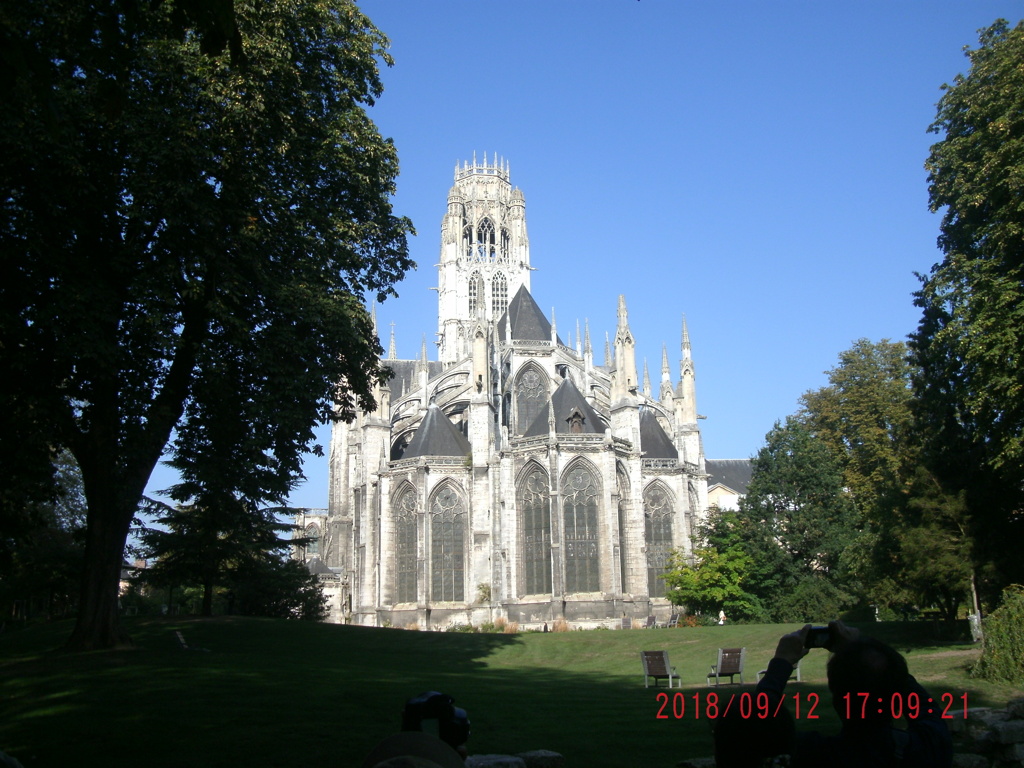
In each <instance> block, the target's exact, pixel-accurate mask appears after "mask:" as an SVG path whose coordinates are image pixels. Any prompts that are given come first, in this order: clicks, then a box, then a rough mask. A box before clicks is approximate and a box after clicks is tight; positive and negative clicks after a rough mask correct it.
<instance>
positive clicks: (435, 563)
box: [430, 485, 466, 601]
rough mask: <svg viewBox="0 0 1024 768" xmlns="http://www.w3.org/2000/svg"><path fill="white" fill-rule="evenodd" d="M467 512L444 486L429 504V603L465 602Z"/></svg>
mask: <svg viewBox="0 0 1024 768" xmlns="http://www.w3.org/2000/svg"><path fill="white" fill-rule="evenodd" d="M465 531H466V508H465V505H464V504H463V501H462V496H461V495H460V494H459V492H458V491H456V490H455V489H454V488H453V487H451V486H450V485H445V486H444V487H442V488H441V490H439V491H438V492H437V493H436V494H434V498H433V500H432V501H431V503H430V599H431V600H437V601H451V600H455V601H462V600H465V599H466V584H465V582H466V553H465V538H466V533H465Z"/></svg>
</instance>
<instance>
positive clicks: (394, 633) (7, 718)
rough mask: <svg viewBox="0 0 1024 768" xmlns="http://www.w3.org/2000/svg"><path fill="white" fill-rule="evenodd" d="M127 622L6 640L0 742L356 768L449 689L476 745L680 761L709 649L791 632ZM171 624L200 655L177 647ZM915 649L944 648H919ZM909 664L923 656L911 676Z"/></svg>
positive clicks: (656, 762)
mask: <svg viewBox="0 0 1024 768" xmlns="http://www.w3.org/2000/svg"><path fill="white" fill-rule="evenodd" d="M126 623H127V625H128V629H129V631H130V632H131V633H132V635H133V637H134V639H135V641H136V643H137V648H136V649H134V650H129V651H110V652H96V653H89V654H79V655H69V654H62V653H54V652H48V651H46V650H45V649H46V648H47V647H50V648H52V647H57V646H59V644H60V643H61V642H63V639H64V637H66V636H67V633H68V632H69V631H70V625H69V624H65V625H64V626H63V627H61V625H50V626H47V627H41V628H34V629H32V630H28V631H26V632H24V633H20V634H18V633H15V634H11V635H6V636H4V638H3V644H2V645H0V674H2V678H0V693H2V700H0V749H4V750H6V751H9V752H10V753H11V754H13V755H14V756H15V757H17V758H18V759H19V760H21V761H22V763H23V764H24V765H25V766H26V768H34V766H44V765H46V766H48V765H62V764H72V763H74V762H81V759H82V757H83V755H89V756H90V758H89V760H88V762H98V761H99V760H100V759H103V761H104V763H117V762H128V761H132V762H139V761H142V762H144V763H145V764H146V765H147V768H161V767H162V766H175V768H178V766H180V765H182V764H185V765H203V766H221V765H223V766H229V765H230V766H237V765H246V764H250V763H251V764H254V765H260V766H294V765H297V764H300V763H302V764H305V763H310V762H312V763H314V764H315V763H317V762H321V761H326V762H327V764H330V765H354V766H355V765H359V764H360V762H361V760H362V757H363V756H364V755H365V754H367V752H368V751H369V750H370V748H371V747H372V746H373V744H375V743H376V742H377V741H378V740H379V739H381V738H382V737H384V736H386V735H387V734H389V733H391V732H393V731H395V730H397V729H398V725H399V715H400V712H401V708H402V705H403V703H404V701H405V700H406V699H407V698H409V697H410V696H414V695H416V694H419V693H421V692H423V691H426V690H440V691H444V692H446V693H449V694H451V695H452V696H454V697H455V699H456V702H457V704H458V705H459V706H462V707H464V708H465V709H466V710H467V712H468V713H469V717H470V720H471V722H472V736H471V738H470V742H469V748H470V751H471V753H489V752H504V753H515V752H520V751H524V750H527V749H552V750H555V751H557V752H561V753H562V754H564V755H566V757H567V761H568V763H569V764H570V765H588V766H625V765H633V764H637V763H643V764H644V765H645V766H650V767H651V768H657V767H658V766H665V768H669V766H674V765H675V764H676V763H677V762H679V761H680V760H682V759H684V758H687V757H696V756H705V755H710V754H711V751H712V750H711V736H710V724H711V721H710V720H709V719H708V718H707V716H706V712H705V711H703V710H704V706H705V705H706V703H707V694H708V692H709V689H707V688H706V687H705V685H704V684H703V683H704V679H703V676H704V674H705V673H706V671H707V667H708V665H709V664H710V663H712V662H713V661H714V650H715V648H716V647H718V646H719V645H722V646H732V645H743V646H746V647H747V648H748V657H747V658H748V661H747V666H748V671H747V682H748V683H749V682H752V681H753V680H754V676H755V673H756V672H757V670H758V669H760V668H762V666H763V665H766V664H767V659H768V658H770V656H771V654H772V651H773V650H774V644H775V641H776V640H777V639H778V636H779V635H780V634H782V633H783V632H784V631H788V629H786V628H780V627H774V626H767V627H766V626H752V625H747V626H743V625H739V626H733V627H722V628H702V629H693V630H636V631H630V632H573V633H564V634H554V633H552V634H546V635H545V634H541V635H537V634H533V635H529V634H527V635H472V634H460V633H421V632H407V631H401V630H395V629H369V628H359V627H341V626H336V625H324V624H304V623H300V622H286V621H275V620H261V619H242V618H231V617H228V618H217V619H205V620H204V619H158V620H145V619H138V620H134V621H129V622H126ZM780 630H782V631H780ZM178 631H180V632H181V633H182V634H183V636H184V638H185V641H186V642H187V644H188V645H189V646H190V647H197V648H202V649H205V650H188V651H185V650H182V648H181V646H180V644H179V642H178V639H177V636H176V634H175V633H176V632H178ZM911 640H913V638H911ZM914 647H915V648H916V649H918V650H919V651H921V652H925V651H934V647H933V646H928V645H926V644H925V642H924V641H922V643H921V644H920V645H915V646H914ZM657 648H663V649H667V650H669V652H670V653H671V657H672V663H673V664H675V665H677V666H678V667H679V669H680V672H681V673H683V682H684V685H685V686H686V687H685V688H684V689H683V690H682V693H683V694H684V695H685V696H686V701H687V709H686V711H685V713H684V716H682V717H680V718H678V719H677V718H675V717H673V716H672V712H671V709H669V710H667V714H669V717H668V718H667V719H662V720H659V719H657V718H656V715H657V714H658V711H659V708H660V707H661V702H660V701H659V700H658V693H659V692H667V689H666V688H664V687H661V688H658V689H655V688H650V689H645V688H644V687H643V685H642V682H643V676H642V674H641V669H640V662H639V658H638V654H639V651H640V650H645V649H657ZM931 655H933V656H934V655H936V654H934V653H932V654H931ZM924 658H925V657H924V656H922V663H924ZM824 660H825V654H824V653H818V652H815V654H812V655H811V656H808V658H807V661H806V662H805V668H804V670H805V675H806V676H805V680H806V682H805V683H802V684H799V685H795V686H792V687H791V688H790V690H789V691H788V692H789V693H791V694H792V693H797V692H799V693H800V694H801V695H802V696H803V698H804V701H806V699H807V695H808V693H810V692H814V693H816V694H817V695H818V696H819V697H820V700H821V705H820V706H819V708H818V710H817V714H819V715H820V719H819V720H817V721H816V722H813V723H812V722H810V721H806V720H803V721H802V722H801V723H800V726H801V727H808V726H813V727H818V728H820V729H822V730H826V731H831V730H834V729H835V727H836V722H835V716H834V713H832V711H831V708H830V707H828V706H827V701H828V697H827V689H826V686H825V679H824ZM928 663H929V664H931V665H932V666H930V667H929V670H930V671H931V672H934V673H935V674H936V675H940V674H942V670H947V669H953V668H954V667H953V666H952V665H953V664H954V661H952V660H950V659H949V658H948V657H946V656H941V655H940V656H938V658H936V659H932V660H931V661H929V662H928ZM914 664H915V662H914V659H913V657H912V658H911V669H912V670H913V669H914ZM963 679H964V680H966V676H964V678H963ZM926 685H929V686H931V683H926ZM949 685H950V686H954V685H955V686H956V689H957V690H959V689H960V687H961V686H966V685H968V683H966V682H963V683H962V682H961V680H960V679H959V678H956V679H955V681H953V680H951V681H949ZM748 689H749V688H748ZM964 689H965V690H969V691H973V692H972V693H971V696H972V705H974V704H976V703H983V702H982V701H979V698H980V697H982V696H984V695H986V692H988V691H990V690H991V689H990V688H987V687H986V686H985V685H984V684H978V685H976V686H972V688H964ZM742 690H744V689H742V688H740V687H739V686H728V687H724V686H723V688H721V689H720V690H718V691H717V694H718V695H719V696H720V697H722V700H723V701H724V700H725V698H726V697H727V696H728V695H730V694H734V693H739V692H741V691H742ZM939 690H953V688H951V687H941V688H937V689H936V691H935V692H936V693H937V692H938V691H939ZM677 691H678V689H673V691H672V692H671V693H672V694H673V695H674V694H675V693H676V692H677ZM694 695H697V696H698V697H699V700H700V702H701V708H702V711H701V713H700V716H699V717H698V716H696V713H695V711H694V707H693V703H694V700H693V696H694ZM974 697H978V698H974ZM663 711H664V710H663ZM804 711H805V712H806V709H805V710H804Z"/></svg>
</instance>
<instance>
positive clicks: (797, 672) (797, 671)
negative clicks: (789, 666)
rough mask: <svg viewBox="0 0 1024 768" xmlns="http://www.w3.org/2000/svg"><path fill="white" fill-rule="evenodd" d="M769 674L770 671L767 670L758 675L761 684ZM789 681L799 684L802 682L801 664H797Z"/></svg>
mask: <svg viewBox="0 0 1024 768" xmlns="http://www.w3.org/2000/svg"><path fill="white" fill-rule="evenodd" d="M801 661H802V659H801ZM767 674H768V670H767V669H762V670H761V671H760V672H758V673H757V681H758V682H761V678H762V677H764V676H765V675H767ZM789 679H790V680H795V681H796V682H798V683H799V682H800V662H799V661H798V662H797V663H796V666H795V667H793V671H792V672H791V673H790V675H789Z"/></svg>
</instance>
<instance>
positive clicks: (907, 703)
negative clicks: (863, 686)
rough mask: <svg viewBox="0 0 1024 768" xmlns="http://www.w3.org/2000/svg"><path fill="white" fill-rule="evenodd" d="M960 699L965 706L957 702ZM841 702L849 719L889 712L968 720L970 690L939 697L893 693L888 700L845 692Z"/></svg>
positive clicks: (896, 717) (897, 715) (911, 716)
mask: <svg viewBox="0 0 1024 768" xmlns="http://www.w3.org/2000/svg"><path fill="white" fill-rule="evenodd" d="M958 701H959V702H961V704H962V706H961V704H957V702H958ZM842 702H843V705H844V706H845V707H846V719H847V720H854V719H856V718H860V719H864V718H865V717H868V716H869V715H873V714H877V715H889V717H891V718H893V719H894V720H899V719H900V718H901V717H905V718H907V719H908V720H916V719H917V718H919V717H925V716H926V715H938V717H939V718H940V719H942V720H955V719H956V718H957V717H963V719H965V720H966V719H967V691H964V692H963V693H961V694H959V695H957V694H955V693H943V694H941V695H940V696H939V698H938V699H937V700H936V699H933V698H932V697H931V696H921V695H920V694H919V693H917V692H915V691H911V692H910V693H907V694H903V693H894V694H893V695H892V696H890V697H889V700H888V701H886V700H885V698H883V697H879V696H873V695H872V694H870V693H844V694H843V697H842ZM954 704H956V706H955V707H954Z"/></svg>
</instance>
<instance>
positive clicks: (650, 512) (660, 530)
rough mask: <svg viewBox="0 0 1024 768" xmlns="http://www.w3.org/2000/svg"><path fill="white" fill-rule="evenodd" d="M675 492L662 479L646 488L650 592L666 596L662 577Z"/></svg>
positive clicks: (669, 551) (669, 538)
mask: <svg viewBox="0 0 1024 768" xmlns="http://www.w3.org/2000/svg"><path fill="white" fill-rule="evenodd" d="M673 511H674V509H673V505H672V495H671V494H670V493H669V491H668V489H667V488H666V487H665V486H664V485H662V484H661V483H652V484H651V485H649V486H648V487H647V490H645V491H644V528H645V536H646V540H647V594H648V595H650V596H651V597H664V596H665V581H664V579H663V578H662V577H663V576H664V574H665V569H666V568H667V567H668V560H669V555H670V554H671V552H672V514H673Z"/></svg>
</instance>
